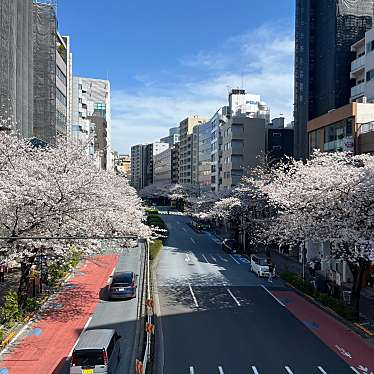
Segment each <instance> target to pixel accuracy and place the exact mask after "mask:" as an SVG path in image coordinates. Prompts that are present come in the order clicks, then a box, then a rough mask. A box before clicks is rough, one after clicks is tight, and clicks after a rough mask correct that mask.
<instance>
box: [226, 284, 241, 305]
mask: <svg viewBox="0 0 374 374" xmlns="http://www.w3.org/2000/svg"><path fill="white" fill-rule="evenodd" d="M226 290H227V292H228V293H229V295H230V296H231V297H232V298H233V300H234V301H235V303H236V305H237V306H240V302H239V300H238V299H237V298H236V297H235V295H234V294H233V293H232V292H231V290H230V289H229V288H226Z"/></svg>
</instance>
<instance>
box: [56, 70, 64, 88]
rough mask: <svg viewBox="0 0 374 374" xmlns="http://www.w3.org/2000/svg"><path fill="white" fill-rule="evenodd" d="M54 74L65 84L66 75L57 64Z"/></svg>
mask: <svg viewBox="0 0 374 374" xmlns="http://www.w3.org/2000/svg"><path fill="white" fill-rule="evenodd" d="M56 75H57V77H58V79H60V81H61V82H62V83H63V84H64V85H65V86H66V75H65V74H64V72H63V71H62V70H61V69H60V68H59V67H58V66H57V69H56Z"/></svg>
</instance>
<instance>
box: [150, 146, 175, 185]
mask: <svg viewBox="0 0 374 374" xmlns="http://www.w3.org/2000/svg"><path fill="white" fill-rule="evenodd" d="M171 153H172V150H171V148H168V149H165V150H164V151H162V152H160V153H158V154H157V155H155V156H154V159H153V184H171V171H172V169H171V168H172V164H171Z"/></svg>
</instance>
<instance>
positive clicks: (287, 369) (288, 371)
mask: <svg viewBox="0 0 374 374" xmlns="http://www.w3.org/2000/svg"><path fill="white" fill-rule="evenodd" d="M284 368H285V369H286V371H287V373H288V374H293V372H292V370H291V369H290V368H289V367H288V366H285V367H284Z"/></svg>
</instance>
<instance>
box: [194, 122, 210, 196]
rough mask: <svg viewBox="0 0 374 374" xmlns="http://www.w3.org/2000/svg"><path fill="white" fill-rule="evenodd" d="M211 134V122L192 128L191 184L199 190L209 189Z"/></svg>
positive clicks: (205, 190)
mask: <svg viewBox="0 0 374 374" xmlns="http://www.w3.org/2000/svg"><path fill="white" fill-rule="evenodd" d="M211 136H212V123H211V122H210V121H209V122H206V123H202V124H200V125H198V126H195V127H194V128H193V138H192V184H194V185H195V186H198V187H199V189H200V192H207V191H210V189H211V165H212V162H211Z"/></svg>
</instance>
